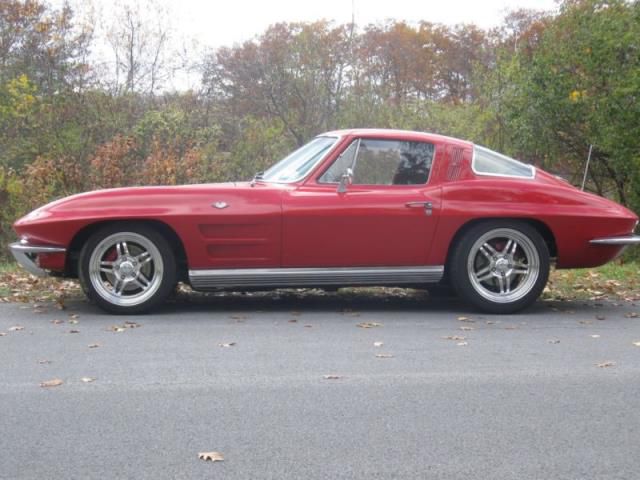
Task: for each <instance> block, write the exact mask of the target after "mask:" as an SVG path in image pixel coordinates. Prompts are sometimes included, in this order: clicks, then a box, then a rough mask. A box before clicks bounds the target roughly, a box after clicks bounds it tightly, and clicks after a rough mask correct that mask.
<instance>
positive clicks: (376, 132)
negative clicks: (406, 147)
mask: <svg viewBox="0 0 640 480" xmlns="http://www.w3.org/2000/svg"><path fill="white" fill-rule="evenodd" d="M322 135H335V136H347V135H349V136H357V137H378V138H397V137H398V136H402V137H406V138H407V139H410V140H415V141H439V142H447V143H453V144H458V145H461V146H468V147H471V146H473V142H469V141H467V140H461V139H459V138H454V137H447V136H445V135H438V134H437V133H427V132H416V131H412V130H394V129H389V128H350V129H344V130H333V131H331V132H325V133H323V134H322Z"/></svg>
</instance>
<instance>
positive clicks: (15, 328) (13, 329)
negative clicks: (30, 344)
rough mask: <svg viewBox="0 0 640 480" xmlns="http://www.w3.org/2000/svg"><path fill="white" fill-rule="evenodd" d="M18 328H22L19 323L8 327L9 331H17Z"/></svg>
mask: <svg viewBox="0 0 640 480" xmlns="http://www.w3.org/2000/svg"><path fill="white" fill-rule="evenodd" d="M20 330H24V327H23V326H21V325H14V326H13V327H9V331H10V332H19V331H20Z"/></svg>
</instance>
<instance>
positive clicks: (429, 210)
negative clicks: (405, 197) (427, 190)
mask: <svg viewBox="0 0 640 480" xmlns="http://www.w3.org/2000/svg"><path fill="white" fill-rule="evenodd" d="M404 206H405V207H407V208H424V213H425V214H427V215H431V214H432V213H433V203H431V202H407V203H405V204H404Z"/></svg>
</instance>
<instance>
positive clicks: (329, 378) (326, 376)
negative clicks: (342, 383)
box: [322, 375, 342, 380]
mask: <svg viewBox="0 0 640 480" xmlns="http://www.w3.org/2000/svg"><path fill="white" fill-rule="evenodd" d="M322 378H324V379H325V380H338V379H340V378H342V377H341V376H340V375H323V376H322Z"/></svg>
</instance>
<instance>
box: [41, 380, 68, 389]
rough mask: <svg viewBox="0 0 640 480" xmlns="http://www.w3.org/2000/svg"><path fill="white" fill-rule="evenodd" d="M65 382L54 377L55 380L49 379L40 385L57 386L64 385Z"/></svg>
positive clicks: (46, 386) (45, 386)
mask: <svg viewBox="0 0 640 480" xmlns="http://www.w3.org/2000/svg"><path fill="white" fill-rule="evenodd" d="M63 383H64V382H63V381H62V380H60V379H59V378H54V379H53V380H47V381H46V382H42V383H40V386H41V387H44V388H48V387H57V386H58V385H62V384H63Z"/></svg>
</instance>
